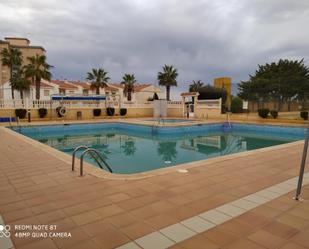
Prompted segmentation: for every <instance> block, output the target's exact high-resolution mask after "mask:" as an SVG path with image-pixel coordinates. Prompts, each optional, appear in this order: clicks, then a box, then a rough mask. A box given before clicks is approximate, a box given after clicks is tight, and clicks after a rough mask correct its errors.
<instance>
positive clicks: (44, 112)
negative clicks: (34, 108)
mask: <svg viewBox="0 0 309 249" xmlns="http://www.w3.org/2000/svg"><path fill="white" fill-rule="evenodd" d="M38 112H39V116H40V118H45V116H46V115H47V109H46V108H40V109H38Z"/></svg>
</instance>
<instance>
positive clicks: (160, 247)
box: [135, 232, 175, 249]
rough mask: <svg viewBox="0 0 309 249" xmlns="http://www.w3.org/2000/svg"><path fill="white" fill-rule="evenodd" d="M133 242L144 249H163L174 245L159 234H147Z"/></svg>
mask: <svg viewBox="0 0 309 249" xmlns="http://www.w3.org/2000/svg"><path fill="white" fill-rule="evenodd" d="M135 242H136V243H137V244H138V245H139V246H141V247H142V248H144V249H165V248H168V247H170V246H172V245H174V244H175V242H174V241H172V240H170V239H168V238H167V237H165V236H164V235H162V234H161V233H159V232H153V233H151V234H148V235H146V236H144V237H142V238H139V239H137V240H135Z"/></svg>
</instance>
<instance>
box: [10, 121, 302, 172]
mask: <svg viewBox="0 0 309 249" xmlns="http://www.w3.org/2000/svg"><path fill="white" fill-rule="evenodd" d="M223 127H224V126H223V125H222V124H219V123H218V124H199V125H188V126H178V127H177V126H175V127H157V126H146V125H136V124H128V123H95V124H72V125H49V126H31V127H21V128H13V129H14V130H16V131H18V132H20V133H21V134H23V135H25V136H28V137H30V138H33V139H35V140H37V141H39V142H41V143H44V144H47V145H49V146H51V147H53V148H56V149H58V150H60V151H63V152H65V153H67V154H70V155H71V154H72V152H73V149H74V148H75V147H77V146H80V145H87V146H89V147H92V148H95V149H97V150H99V151H100V152H101V153H103V154H104V155H105V156H106V157H107V162H108V164H109V165H110V166H111V168H112V170H113V172H114V173H121V174H130V173H138V172H145V171H150V170H154V169H158V168H164V167H171V166H175V165H177V164H182V163H188V162H193V161H198V160H204V159H208V158H213V157H218V156H222V155H228V154H233V153H238V152H242V151H249V150H254V149H258V148H264V147H269V146H274V145H279V144H284V143H288V142H292V141H296V140H300V139H304V137H305V129H304V128H291V127H282V126H279V127H278V126H266V125H265V126H264V125H244V124H232V128H231V129H228V130H226V129H223ZM80 154H81V152H79V153H77V156H78V157H79V156H80ZM86 160H87V161H88V162H90V163H92V164H93V165H96V164H95V162H94V161H93V159H91V158H89V157H88V158H86Z"/></svg>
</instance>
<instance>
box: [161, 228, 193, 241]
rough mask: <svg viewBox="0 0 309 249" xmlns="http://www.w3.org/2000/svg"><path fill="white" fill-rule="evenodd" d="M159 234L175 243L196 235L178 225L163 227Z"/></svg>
mask: <svg viewBox="0 0 309 249" xmlns="http://www.w3.org/2000/svg"><path fill="white" fill-rule="evenodd" d="M160 232H161V233H162V234H163V235H165V236H166V237H168V238H170V239H171V240H173V241H175V242H177V243H178V242H180V241H183V240H185V239H188V238H190V237H192V236H194V235H196V234H197V233H196V232H194V231H192V230H191V229H188V228H187V227H185V226H184V225H182V224H180V223H176V224H174V225H171V226H168V227H165V228H163V229H161V230H160Z"/></svg>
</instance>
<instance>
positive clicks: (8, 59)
mask: <svg viewBox="0 0 309 249" xmlns="http://www.w3.org/2000/svg"><path fill="white" fill-rule="evenodd" d="M1 55H2V59H1V63H2V65H3V66H8V67H9V68H10V83H11V80H12V78H13V72H14V71H15V70H16V69H17V68H18V67H20V66H21V64H22V61H23V58H22V53H21V52H20V50H19V49H17V48H11V49H7V48H4V49H2V51H1ZM11 91H12V99H14V87H13V85H12V84H11Z"/></svg>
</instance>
